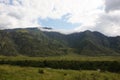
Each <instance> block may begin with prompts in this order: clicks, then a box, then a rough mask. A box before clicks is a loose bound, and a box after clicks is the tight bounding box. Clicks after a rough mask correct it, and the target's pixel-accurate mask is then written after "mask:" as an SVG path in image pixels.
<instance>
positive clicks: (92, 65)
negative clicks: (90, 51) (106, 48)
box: [0, 56, 120, 73]
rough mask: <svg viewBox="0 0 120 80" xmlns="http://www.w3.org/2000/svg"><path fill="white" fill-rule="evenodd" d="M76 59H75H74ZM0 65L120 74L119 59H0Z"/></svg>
mask: <svg viewBox="0 0 120 80" xmlns="http://www.w3.org/2000/svg"><path fill="white" fill-rule="evenodd" d="M76 58H77V57H76ZM0 64H1V65H3V64H9V65H17V66H26V67H42V68H45V67H50V68H54V69H72V70H97V69H99V70H101V71H109V72H115V73H119V72H120V57H112V56H111V57H110V56H109V57H108V56H107V57H87V56H86V57H85V56H83V57H82V56H81V57H79V59H75V58H74V59H73V58H70V57H69V58H68V59H67V56H66V59H65V58H60V57H56V58H55V57H47V58H44V57H43V58H40V57H37V58H33V57H21V58H20V57H9V58H8V57H0Z"/></svg>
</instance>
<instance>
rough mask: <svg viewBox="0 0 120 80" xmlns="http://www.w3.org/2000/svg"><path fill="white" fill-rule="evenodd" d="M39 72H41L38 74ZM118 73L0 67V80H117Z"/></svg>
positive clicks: (118, 77) (119, 75)
mask: <svg viewBox="0 0 120 80" xmlns="http://www.w3.org/2000/svg"><path fill="white" fill-rule="evenodd" d="M39 71H42V73H41V72H39ZM119 79H120V74H119V73H110V72H99V71H85V70H84V71H79V70H78V71H75V70H60V69H58V70H57V69H51V68H33V67H19V66H9V65H0V80H119Z"/></svg>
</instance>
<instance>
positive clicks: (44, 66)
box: [0, 55, 120, 80]
mask: <svg viewBox="0 0 120 80" xmlns="http://www.w3.org/2000/svg"><path fill="white" fill-rule="evenodd" d="M119 79H120V57H119V56H80V55H66V56H56V57H55V56H54V57H53V56H51V57H26V56H14V57H13V56H11V57H10V56H9V57H7V56H0V80H119Z"/></svg>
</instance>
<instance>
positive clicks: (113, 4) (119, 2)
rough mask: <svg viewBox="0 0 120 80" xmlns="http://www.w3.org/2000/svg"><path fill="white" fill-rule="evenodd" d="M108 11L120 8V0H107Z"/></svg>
mask: <svg viewBox="0 0 120 80" xmlns="http://www.w3.org/2000/svg"><path fill="white" fill-rule="evenodd" d="M105 6H106V8H105V9H106V11H107V12H109V11H114V10H119V9H120V0H105Z"/></svg>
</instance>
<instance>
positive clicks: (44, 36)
mask: <svg viewBox="0 0 120 80" xmlns="http://www.w3.org/2000/svg"><path fill="white" fill-rule="evenodd" d="M45 29H46V28H45ZM71 53H72V54H79V55H88V56H99V55H100V56H102V55H106V56H110V55H115V56H116V55H120V36H117V37H108V36H105V35H104V34H102V33H100V32H97V31H94V32H92V31H89V30H87V31H84V32H77V33H71V34H62V33H59V32H52V31H51V32H50V31H42V30H40V29H39V28H25V29H22V28H18V29H5V30H0V55H5V56H17V55H24V56H58V55H67V54H71Z"/></svg>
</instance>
